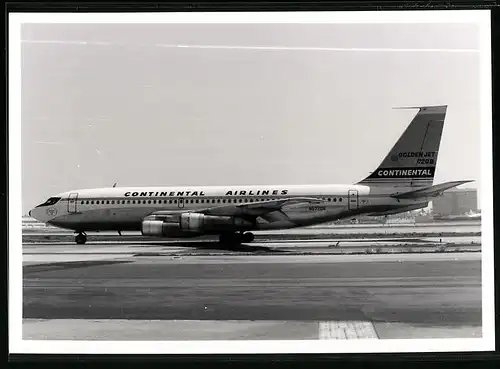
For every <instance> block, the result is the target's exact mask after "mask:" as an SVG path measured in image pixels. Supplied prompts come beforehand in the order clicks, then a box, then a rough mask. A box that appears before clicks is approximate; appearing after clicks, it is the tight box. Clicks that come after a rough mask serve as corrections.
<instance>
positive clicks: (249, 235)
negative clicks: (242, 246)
mask: <svg viewBox="0 0 500 369" xmlns="http://www.w3.org/2000/svg"><path fill="white" fill-rule="evenodd" d="M254 239H255V236H254V234H253V233H252V232H245V233H243V235H242V241H243V242H252V241H253V240H254Z"/></svg>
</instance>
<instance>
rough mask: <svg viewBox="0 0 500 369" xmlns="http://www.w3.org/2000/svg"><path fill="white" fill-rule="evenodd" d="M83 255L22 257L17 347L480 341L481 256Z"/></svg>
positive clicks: (128, 248)
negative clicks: (40, 343) (24, 342)
mask: <svg viewBox="0 0 500 369" xmlns="http://www.w3.org/2000/svg"><path fill="white" fill-rule="evenodd" d="M86 247H89V248H90V249H89V251H90V252H87V253H84V252H83V253H82V252H80V254H79V255H78V257H79V258H80V259H79V261H75V260H74V259H71V254H72V253H71V252H68V248H69V247H68V246H65V248H66V251H64V249H63V248H62V247H61V245H50V248H51V249H52V254H51V253H50V252H49V251H50V250H48V249H46V250H45V253H43V252H41V253H39V254H36V252H34V251H36V250H38V251H40V249H41V248H46V246H45V245H44V246H31V252H28V254H29V255H28V254H26V255H25V256H24V259H25V262H24V265H25V266H24V267H23V273H24V278H23V289H24V298H23V315H24V318H25V320H24V323H23V330H24V335H25V337H26V338H32V339H35V338H38V339H42V338H46V339H47V338H48V339H51V338H52V339H85V337H87V338H89V337H90V338H93V339H127V338H126V337H128V339H141V340H147V339H163V340H165V339H332V338H333V339H335V338H340V339H342V338H344V339H345V338H349V337H350V338H355V337H359V336H363V337H364V338H370V337H372V338H375V337H376V338H411V337H413V338H416V337H419V338H424V337H477V336H480V335H481V270H480V267H481V254H480V253H456V254H453V253H443V254H439V253H438V254H436V253H433V254H399V255H306V256H298V255H286V254H273V253H267V254H257V255H256V254H253V255H252V254H250V255H248V254H245V255H243V254H240V255H237V254H236V255H235V254H232V255H230V254H228V253H227V252H226V254H224V253H222V254H219V255H215V256H213V255H212V256H203V254H200V255H198V256H196V255H185V256H182V255H181V254H179V255H181V256H178V255H177V256H175V255H163V256H162V255H161V253H157V254H156V256H155V254H154V253H153V254H150V255H149V256H148V254H145V253H137V249H142V250H144V248H145V246H144V245H135V246H134V245H108V246H105V245H104V246H103V245H100V246H96V245H92V246H87V245H86ZM96 247H107V248H108V250H107V251H108V252H101V253H100V254H99V253H97V252H96V249H95V248H96ZM134 247H135V249H134ZM148 247H151V246H148ZM156 247H157V246H156ZM113 248H114V250H111V249H113ZM26 250H29V247H26V246H25V248H23V251H24V252H26ZM58 250H59V251H58ZM71 250H72V251H75V247H73V248H71V249H70V251H71ZM101 251H103V250H101ZM104 251H106V250H104ZM179 251H182V248H179V249H178V250H177V252H179ZM73 254H74V253H73ZM58 255H59V256H61V255H62V256H61V257H60V258H59V259H58V258H57V257H58ZM140 255H143V256H140ZM158 255H159V256H158ZM26 256H31V260H26ZM68 257H69V260H73V262H71V261H68ZM36 258H38V259H39V260H38V261H37V260H35V259H36ZM44 258H45V260H43V259H44ZM65 258H66V259H65ZM96 259H97V260H96ZM58 260H59V262H57V261H58ZM66 319H69V321H68V320H66ZM75 319H76V320H75ZM221 320H223V321H225V322H224V323H221V322H220V321H221ZM155 321H156V323H154V322H155ZM214 321H217V322H214ZM141 322H142V323H143V325H141ZM146 326H150V327H152V326H156V327H157V328H156V329H153V328H151V329H149V330H147V329H145V327H146ZM140 327H142V328H140ZM120 337H121V338H120Z"/></svg>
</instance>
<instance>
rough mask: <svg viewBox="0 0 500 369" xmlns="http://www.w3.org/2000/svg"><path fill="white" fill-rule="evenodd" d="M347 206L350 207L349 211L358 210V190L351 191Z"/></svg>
mask: <svg viewBox="0 0 500 369" xmlns="http://www.w3.org/2000/svg"><path fill="white" fill-rule="evenodd" d="M347 205H348V207H349V210H357V209H358V190H349V192H348V199H347Z"/></svg>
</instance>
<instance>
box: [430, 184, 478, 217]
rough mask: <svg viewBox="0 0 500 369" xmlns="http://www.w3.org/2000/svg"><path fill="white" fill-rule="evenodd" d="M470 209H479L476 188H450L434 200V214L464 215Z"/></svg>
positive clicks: (475, 210)
mask: <svg viewBox="0 0 500 369" xmlns="http://www.w3.org/2000/svg"><path fill="white" fill-rule="evenodd" d="M470 211H472V212H477V211H478V208H477V190H476V189H454V190H449V191H446V192H445V193H444V194H443V195H442V196H440V197H438V198H436V199H435V200H433V201H432V213H433V215H441V216H442V215H463V214H465V213H468V212H470Z"/></svg>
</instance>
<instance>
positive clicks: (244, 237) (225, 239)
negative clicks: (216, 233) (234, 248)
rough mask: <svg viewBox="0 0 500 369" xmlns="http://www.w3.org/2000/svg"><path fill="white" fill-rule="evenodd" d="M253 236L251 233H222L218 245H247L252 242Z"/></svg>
mask: <svg viewBox="0 0 500 369" xmlns="http://www.w3.org/2000/svg"><path fill="white" fill-rule="evenodd" d="M254 239H255V236H254V234H253V233H252V232H245V233H224V234H221V235H220V237H219V241H220V243H238V244H239V243H242V242H244V243H248V242H252V241H253V240H254Z"/></svg>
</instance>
